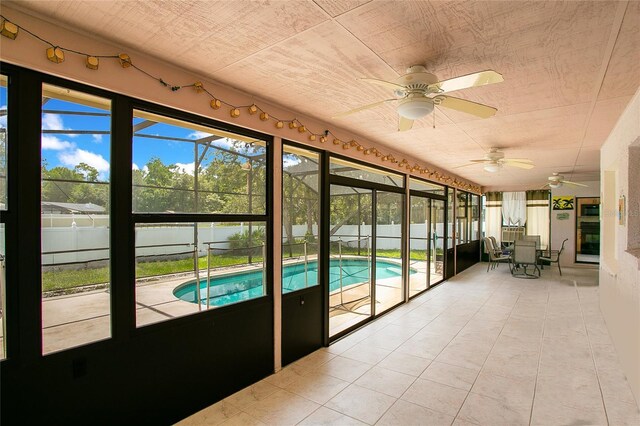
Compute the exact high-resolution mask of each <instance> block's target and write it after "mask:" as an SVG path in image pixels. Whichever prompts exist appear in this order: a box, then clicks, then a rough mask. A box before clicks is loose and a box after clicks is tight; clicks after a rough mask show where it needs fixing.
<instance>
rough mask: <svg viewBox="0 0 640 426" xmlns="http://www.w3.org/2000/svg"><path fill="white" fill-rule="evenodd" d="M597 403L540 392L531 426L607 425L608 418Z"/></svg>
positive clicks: (534, 404)
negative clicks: (582, 401)
mask: <svg viewBox="0 0 640 426" xmlns="http://www.w3.org/2000/svg"><path fill="white" fill-rule="evenodd" d="M601 407H602V401H600V406H598V405H597V402H596V401H593V402H592V404H589V403H586V404H585V403H580V402H579V398H557V397H556V396H555V395H552V394H549V393H544V392H538V390H537V389H536V396H535V399H534V401H533V411H532V413H531V425H536V426H537V425H539V426H548V425H607V417H606V416H605V413H604V410H603V409H602V408H601Z"/></svg>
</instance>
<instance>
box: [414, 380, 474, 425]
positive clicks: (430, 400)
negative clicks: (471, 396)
mask: <svg viewBox="0 0 640 426" xmlns="http://www.w3.org/2000/svg"><path fill="white" fill-rule="evenodd" d="M467 393H468V392H467V391H464V390H461V389H457V388H453V387H451V386H447V385H443V384H440V383H436V382H432V381H431V380H425V379H417V380H416V381H415V382H414V383H413V384H412V385H411V387H410V388H409V389H408V390H407V391H406V392H405V393H404V395H402V399H403V400H405V401H409V402H412V403H414V404H418V405H421V406H423V407H426V408H429V409H432V410H435V411H438V412H440V413H444V414H448V415H450V416H455V415H456V414H458V410H459V409H460V407H461V406H462V403H463V402H464V399H465V398H466V396H467Z"/></svg>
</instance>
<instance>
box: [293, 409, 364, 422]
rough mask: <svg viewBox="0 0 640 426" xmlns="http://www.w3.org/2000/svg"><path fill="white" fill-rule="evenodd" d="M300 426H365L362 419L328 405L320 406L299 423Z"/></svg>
mask: <svg viewBox="0 0 640 426" xmlns="http://www.w3.org/2000/svg"><path fill="white" fill-rule="evenodd" d="M298 425H299V426H364V425H366V423H362V422H361V421H360V420H356V419H354V418H352V417H349V416H345V415H344V414H342V413H338V412H337V411H334V410H331V409H329V408H327V407H320V408H318V409H317V410H316V411H314V412H313V413H312V414H311V415H310V416H309V417H307V418H306V419H304V420H303V421H301V422H300V423H298Z"/></svg>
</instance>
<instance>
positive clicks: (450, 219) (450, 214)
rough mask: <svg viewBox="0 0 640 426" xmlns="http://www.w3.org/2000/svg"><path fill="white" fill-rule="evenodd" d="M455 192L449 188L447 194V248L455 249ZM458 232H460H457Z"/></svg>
mask: <svg viewBox="0 0 640 426" xmlns="http://www.w3.org/2000/svg"><path fill="white" fill-rule="evenodd" d="M454 192H455V191H454V190H453V189H451V188H449V192H448V193H447V247H448V248H453V247H454V246H455V240H454V233H453V230H454V229H453V225H454V223H455V220H456V219H455V215H454V210H453V208H454V206H455V202H454ZM456 232H458V230H456Z"/></svg>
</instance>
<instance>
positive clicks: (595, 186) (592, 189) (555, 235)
mask: <svg viewBox="0 0 640 426" xmlns="http://www.w3.org/2000/svg"><path fill="white" fill-rule="evenodd" d="M564 177H565V179H568V180H571V179H569V176H568V175H565V176H564ZM571 181H572V182H574V180H571ZM575 182H578V181H575ZM578 183H582V184H585V185H587V187H586V188H585V187H582V186H569V185H563V186H562V187H561V188H556V189H552V190H551V196H552V197H554V196H572V197H574V198H575V197H599V196H600V182H599V181H591V182H578ZM573 205H574V209H573V210H551V249H552V250H560V245H562V241H564V239H565V238H568V239H569V241H567V243H566V244H565V245H564V252H563V253H562V258H561V259H560V265H561V266H564V265H566V266H570V265H575V259H576V209H577V207H578V202H577V201H576V200H575V199H574V204H573ZM558 213H569V219H565V220H558Z"/></svg>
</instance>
